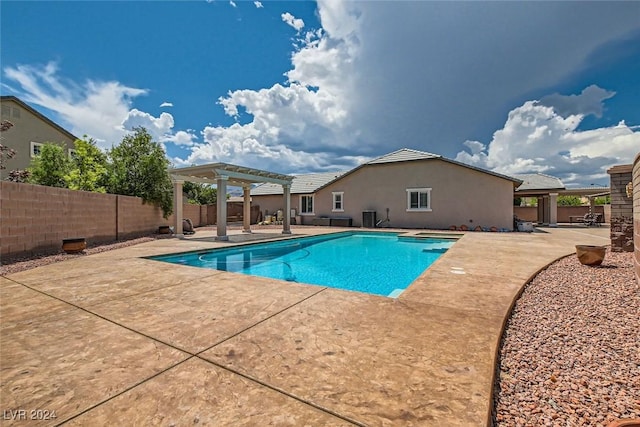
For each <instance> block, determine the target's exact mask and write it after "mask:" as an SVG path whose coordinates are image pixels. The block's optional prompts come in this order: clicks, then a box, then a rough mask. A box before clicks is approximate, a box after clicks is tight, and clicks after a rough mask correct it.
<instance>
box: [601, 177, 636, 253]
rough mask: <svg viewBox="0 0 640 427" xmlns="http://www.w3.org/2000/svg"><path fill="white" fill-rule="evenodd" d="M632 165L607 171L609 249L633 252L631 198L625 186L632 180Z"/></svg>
mask: <svg viewBox="0 0 640 427" xmlns="http://www.w3.org/2000/svg"><path fill="white" fill-rule="evenodd" d="M632 172H633V165H618V166H614V167H612V168H611V169H609V170H608V171H607V173H608V174H609V175H610V177H611V178H610V179H611V250H612V251H613V252H622V251H625V252H633V251H634V246H635V245H634V243H633V238H634V237H633V198H630V197H628V196H627V191H626V187H627V184H628V183H629V182H631V180H632Z"/></svg>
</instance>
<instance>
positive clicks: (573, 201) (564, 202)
mask: <svg viewBox="0 0 640 427" xmlns="http://www.w3.org/2000/svg"><path fill="white" fill-rule="evenodd" d="M558 206H582V199H581V198H580V197H578V196H558Z"/></svg>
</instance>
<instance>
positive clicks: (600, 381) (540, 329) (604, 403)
mask: <svg viewBox="0 0 640 427" xmlns="http://www.w3.org/2000/svg"><path fill="white" fill-rule="evenodd" d="M494 402H495V403H494V414H493V421H494V425H495V426H572V427H573V426H606V425H607V424H609V423H610V422H612V421H614V420H616V419H619V418H640V287H639V286H638V283H637V281H636V280H635V278H634V274H633V257H632V254H631V253H612V252H610V251H609V250H608V251H607V254H606V258H605V261H604V262H603V264H602V265H601V266H600V267H587V266H583V265H581V264H580V263H579V261H578V260H577V257H576V256H575V255H572V256H568V257H566V258H563V259H561V260H559V261H557V262H555V263H554V264H552V265H551V266H549V267H548V268H547V269H545V270H544V271H542V272H541V273H540V274H538V275H537V276H536V277H535V278H534V279H533V280H532V281H531V282H530V283H529V284H528V285H527V286H526V288H525V290H524V292H523V293H522V295H521V297H520V298H519V299H518V301H517V302H516V305H515V307H514V310H513V312H512V315H511V318H510V320H509V321H508V323H507V327H506V330H505V333H504V335H503V338H502V346H501V350H500V360H499V365H498V367H497V382H496V387H495V394H494Z"/></svg>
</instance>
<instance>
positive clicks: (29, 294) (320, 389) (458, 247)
mask: <svg viewBox="0 0 640 427" xmlns="http://www.w3.org/2000/svg"><path fill="white" fill-rule="evenodd" d="M330 231H336V230H335V229H324V228H315V227H314V228H302V227H299V228H295V227H294V228H293V232H294V236H295V235H302V234H318V233H325V232H330ZM402 231H403V232H406V233H407V234H418V233H421V232H424V230H414V231H407V230H402ZM608 233H609V230H608V228H606V227H602V228H591V229H589V228H585V227H575V228H556V229H550V228H545V229H539V230H538V231H536V232H534V233H530V234H528V233H467V234H466V235H465V236H464V237H463V238H461V239H460V240H459V241H458V242H457V243H456V244H455V245H454V246H453V247H452V248H451V249H450V250H449V251H448V252H447V253H446V254H445V255H444V256H442V257H441V258H440V259H439V260H438V261H437V262H436V263H435V264H434V265H433V266H432V267H431V268H430V269H429V270H427V271H426V272H425V273H424V274H423V275H422V276H421V277H420V278H419V279H418V280H417V281H416V282H415V283H414V284H412V285H411V287H410V288H409V289H408V290H406V291H405V292H404V293H403V294H402V295H401V296H400V297H399V298H398V299H390V298H384V297H379V296H373V295H365V294H360V293H355V292H347V291H341V290H336V289H331V288H325V287H321V286H310V285H301V284H296V283H290V282H281V281H276V280H270V279H262V278H255V277H248V276H244V275H238V274H233V273H227V272H221V271H214V270H205V269H199V268H193V267H186V266H178V265H171V264H165V263H160V262H156V261H151V260H146V259H141V258H140V257H142V256H147V255H154V254H163V253H172V252H182V251H187V250H196V249H205V248H213V247H220V246H228V245H231V244H243V241H247V240H250V239H259V238H262V239H264V238H269V237H273V238H281V237H282V236H281V235H279V234H278V233H277V230H271V231H270V232H262V231H261V232H256V233H255V234H252V235H246V234H235V235H233V236H231V237H232V238H231V242H230V243H223V242H215V241H213V240H212V239H211V237H212V236H213V234H214V233H207V232H204V233H200V232H199V233H197V234H196V235H194V236H193V237H191V238H189V239H185V240H177V239H166V240H157V241H154V242H149V243H145V244H142V245H137V246H133V247H129V248H124V249H119V250H114V251H110V252H104V253H101V254H96V255H91V256H86V257H81V258H75V259H72V260H69V261H65V262H62V263H58V264H52V265H48V266H44V267H40V268H37V269H33V270H30V271H24V272H21V273H16V274H12V275H9V276H7V277H0V316H1V317H0V319H1V324H0V368H1V370H0V409H1V410H2V425H57V424H67V425H78V426H80V425H91V426H95V425H211V426H220V425H233V426H237V425H251V426H253V425H277V426H303V425H308V426H339V425H340V426H341V425H345V426H349V425H371V426H376V425H382V426H392V425H393V426H395V425H398V426H431V425H433V426H444V425H451V426H462V425H464V426H485V425H487V423H488V420H489V415H490V406H491V393H492V381H493V374H494V366H495V358H496V353H497V351H498V345H499V340H500V335H501V328H502V325H503V322H504V321H505V319H506V316H507V314H508V311H509V308H510V306H511V304H512V302H513V301H514V298H515V297H516V296H517V294H518V292H519V290H520V289H521V288H522V286H523V285H524V284H525V283H526V282H527V280H528V279H529V278H530V277H531V276H532V275H533V274H535V273H536V272H537V271H538V270H539V269H540V268H542V267H544V266H545V265H547V264H548V263H550V262H552V261H553V260H555V259H557V258H558V257H561V256H563V255H567V254H570V253H572V252H573V251H574V245H575V244H599V245H606V244H608ZM234 242H235V243H234ZM37 410H40V412H36V411H37ZM22 411H24V412H22ZM46 411H48V412H46ZM52 411H55V416H56V418H55V419H50V420H44V419H33V418H45V417H46V415H47V414H51V412H52Z"/></svg>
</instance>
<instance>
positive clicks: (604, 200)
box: [594, 196, 611, 205]
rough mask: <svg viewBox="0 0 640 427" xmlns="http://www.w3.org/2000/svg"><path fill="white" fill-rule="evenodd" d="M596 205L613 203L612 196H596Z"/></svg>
mask: <svg viewBox="0 0 640 427" xmlns="http://www.w3.org/2000/svg"><path fill="white" fill-rule="evenodd" d="M594 203H595V204H596V205H610V204H611V196H604V197H596V198H595V200H594Z"/></svg>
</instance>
